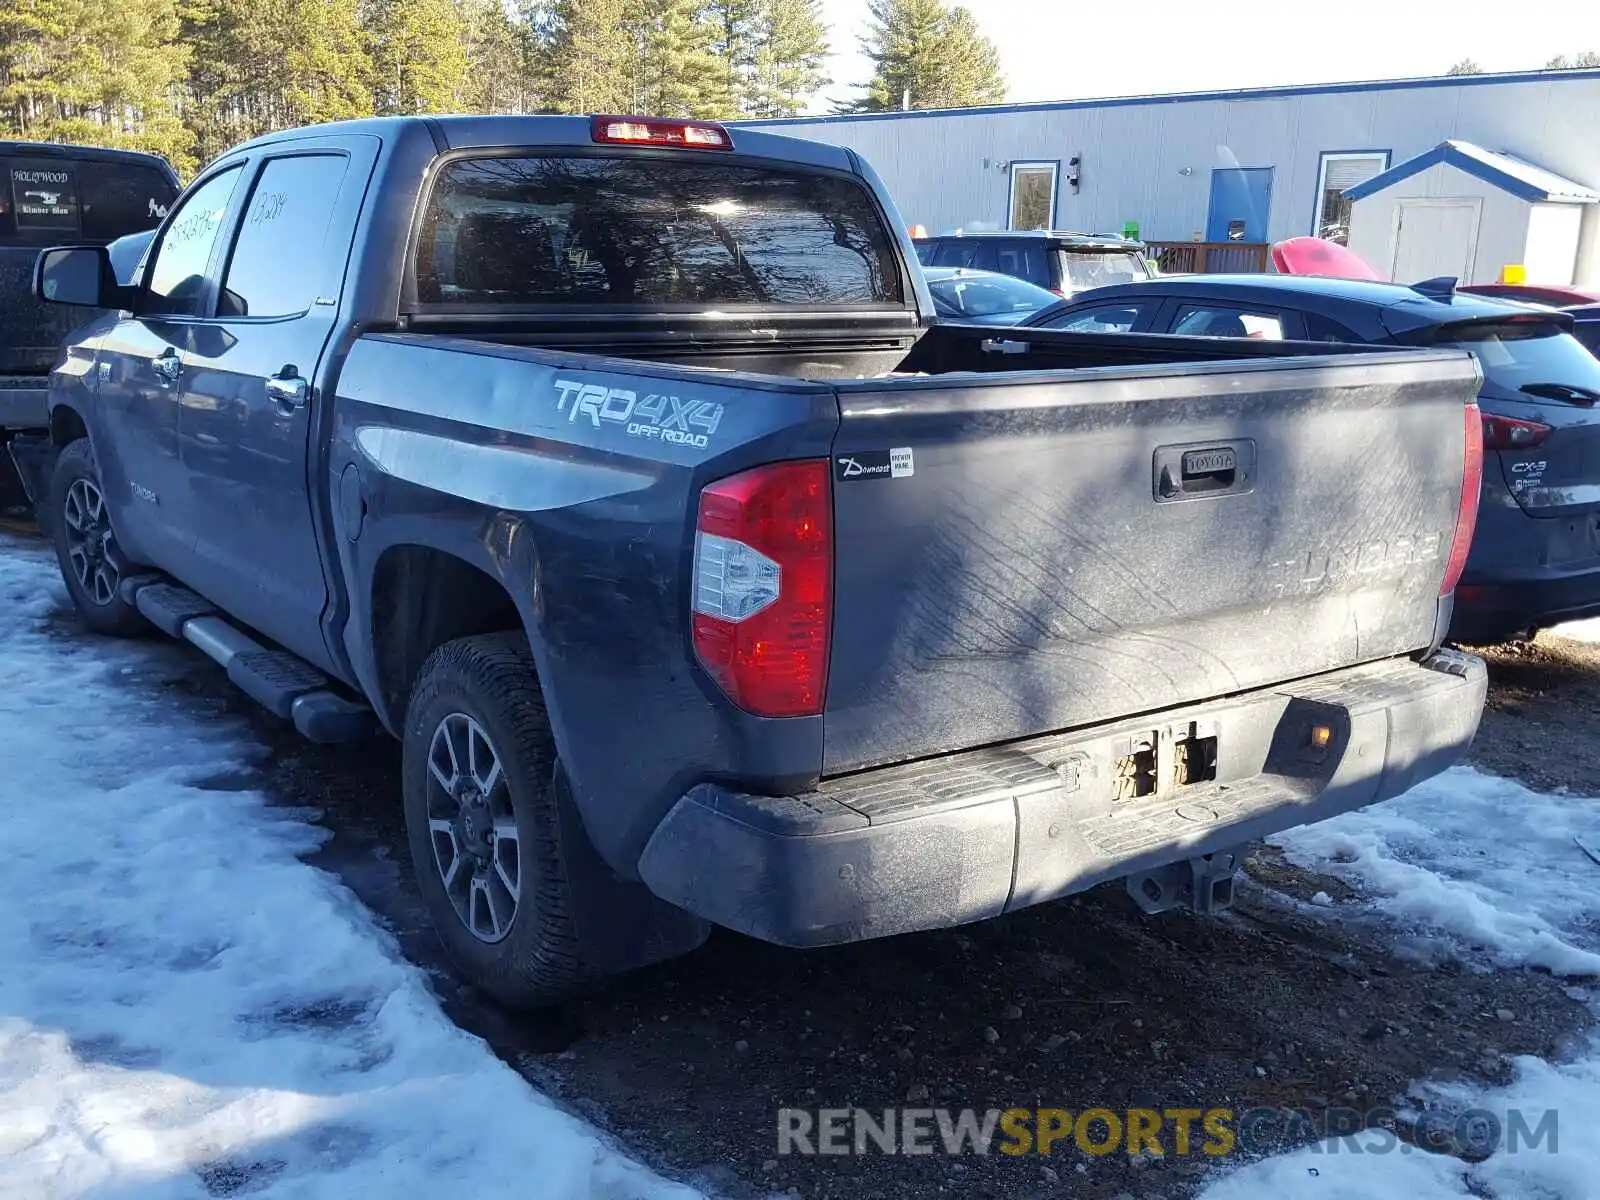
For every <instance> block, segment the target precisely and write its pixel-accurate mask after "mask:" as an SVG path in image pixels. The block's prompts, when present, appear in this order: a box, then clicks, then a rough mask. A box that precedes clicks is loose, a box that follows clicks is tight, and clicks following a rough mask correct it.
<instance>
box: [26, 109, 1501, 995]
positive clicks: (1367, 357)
mask: <svg viewBox="0 0 1600 1200" xmlns="http://www.w3.org/2000/svg"><path fill="white" fill-rule="evenodd" d="M902 229H903V226H902V224H901V222H900V220H899V218H898V217H897V215H896V214H895V212H894V210H893V208H892V207H891V205H890V203H889V201H888V199H887V197H886V194H885V192H884V190H883V187H882V186H881V184H880V183H879V181H878V180H877V178H876V176H875V175H874V174H873V173H872V171H871V170H870V168H869V167H868V166H867V165H866V164H865V163H864V162H862V160H861V159H860V158H858V157H857V156H856V155H855V154H854V153H852V152H850V151H848V150H844V149H838V148H834V147H830V146H825V145H820V144H817V143H812V142H805V141H798V140H791V139H788V138H783V137H776V136H772V135H769V134H765V133H758V132H752V131H746V130H742V129H728V128H724V127H720V126H717V125H713V124H704V123H694V122H681V121H660V120H651V119H646V118H632V117H629V118H613V117H598V118H593V119H590V118H576V117H527V118H500V117H459V118H437V119H435V118H426V119H425V118H406V119H392V120H374V121H364V122H359V123H352V124H344V125H333V126H323V127H317V128H311V129H302V130H298V131H293V132H286V133H282V134H277V135H273V136H271V137H268V138H265V139H262V140H259V141H255V142H251V143H249V144H247V145H243V146H240V147H239V148H237V149H235V150H233V151H230V152H229V153H227V154H225V155H223V156H222V157H221V158H219V159H218V160H217V161H216V162H215V163H213V164H212V165H211V166H210V167H209V168H207V170H206V171H205V172H204V173H202V174H201V176H200V177H199V178H198V179H196V181H195V182H194V183H193V184H192V185H191V186H190V187H189V189H188V190H187V191H186V192H185V194H184V195H183V197H182V198H181V199H180V200H179V202H178V203H177V204H176V205H175V206H174V209H173V211H172V214H171V215H170V216H169V217H168V218H167V220H166V221H165V222H164V224H163V225H162V227H161V229H160V231H159V232H158V233H157V235H156V240H155V242H154V243H153V245H152V247H151V249H150V252H149V257H148V258H147V260H146V264H145V268H144V270H143V272H142V275H141V277H140V280H139V283H138V285H137V287H131V288H130V287H127V286H123V285H119V284H118V283H117V282H116V279H115V276H114V275H113V274H112V272H111V268H110V264H109V261H108V259H107V256H106V253H105V251H104V250H103V249H101V248H97V247H62V248H57V249H52V250H49V251H47V252H45V253H44V254H43V255H41V257H40V261H39V265H38V269H37V272H36V279H35V285H36V288H37V290H38V293H39V295H41V296H42V297H44V298H47V299H51V300H55V301H58V302H65V303H73V304H79V305H85V306H89V307H97V308H102V309H110V310H115V311H114V312H113V313H112V315H109V316H103V317H99V318H96V319H94V320H92V321H91V322H90V323H89V324H88V325H87V326H86V327H85V328H84V329H82V330H80V331H79V332H78V333H77V335H75V337H74V338H73V339H72V340H71V342H70V343H69V344H68V345H67V347H66V348H65V350H64V352H63V354H62V357H61V359H60V361H59V363H58V364H57V366H56V368H55V372H54V375H53V377H52V386H51V392H50V406H51V407H50V433H51V442H52V454H53V465H52V469H51V476H50V478H49V479H47V480H46V479H43V478H41V479H40V480H39V483H38V486H39V487H40V489H41V491H42V493H43V494H46V495H47V496H48V502H47V503H45V504H43V505H42V506H41V507H42V509H43V510H44V512H45V515H46V520H47V522H48V524H49V526H50V528H51V531H52V533H53V536H54V538H55V540H56V544H57V547H58V550H59V554H60V559H61V565H62V570H63V574H64V577H65V580H66V586H67V588H68V590H69V591H70V592H71V595H72V598H73V600H74V601H75V602H76V604H77V606H78V608H79V609H80V611H81V612H82V614H83V616H84V619H85V621H86V622H87V623H88V624H89V626H91V627H92V628H93V629H95V630H99V631H102V632H106V633H116V634H123V633H133V632H135V631H137V630H139V629H140V628H142V627H146V626H147V625H148V624H153V625H155V626H156V627H157V628H159V629H161V630H163V631H165V632H166V633H168V634H171V635H174V636H180V637H182V638H185V639H187V640H188V641H189V642H191V643H193V644H194V645H195V646H197V647H198V648H199V649H201V650H202V651H204V652H205V653H206V654H208V655H210V656H211V657H212V658H214V659H215V660H216V661H217V662H219V663H221V664H223V665H224V666H225V668H226V670H227V673H228V675H229V677H230V678H231V679H232V680H233V681H234V682H235V683H236V684H237V685H238V686H240V687H241V688H242V689H244V690H245V691H246V692H248V693H249V694H250V695H251V696H253V697H255V698H256V699H258V700H259V701H261V702H262V703H263V704H265V705H266V706H267V707H268V708H270V709H271V710H273V711H274V712H276V713H278V714H279V715H280V716H282V717H284V718H285V719H288V720H291V721H293V722H294V724H295V726H296V727H297V728H298V729H299V730H300V731H301V732H302V733H304V734H306V735H307V736H308V737H310V738H313V739H319V740H334V739H342V738H359V737H364V736H367V735H368V733H369V731H370V730H371V729H373V728H374V727H375V726H381V727H382V728H383V729H385V730H387V731H388V732H389V733H391V734H393V735H394V736H396V737H397V738H399V739H400V740H401V742H402V744H403V750H402V754H403V775H404V789H403V790H404V796H403V801H404V805H405V814H406V820H407V825H408V829H409V835H410V843H411V851H412V854H413V857H414V865H415V868H416V871H417V876H418V881H419V886H420V889H421V892H422V894H423V896H424V898H425V900H426V902H427V903H428V905H429V906H430V907H431V910H432V913H433V916H434V918H435V921H436V923H437V926H438V928H439V932H440V934H441V936H442V938H443V940H444V942H445V944H446V945H447V947H448V949H449V951H450V953H451V955H452V956H453V958H454V960H455V962H456V963H457V964H458V965H459V966H460V968H461V969H462V970H463V972H464V973H465V974H466V975H467V976H469V977H470V978H471V979H472V980H474V981H475V982H476V983H477V984H478V985H480V986H481V987H482V988H484V989H485V990H486V991H488V992H490V993H491V994H493V995H494V996H496V997H498V998H499V999H500V1000H502V1001H503V1002H506V1003H508V1004H533V1003H539V1002H542V1001H544V1000H547V999H549V998H551V997H553V996H556V995H559V994H561V993H563V992H566V991H570V990H572V989H574V988H576V987H579V986H581V985H583V984H584V983H585V982H586V981H588V980H591V979H593V978H595V977H597V976H599V975H603V974H605V973H608V972H613V971H618V970H622V969H626V968H629V967H633V966H636V965H639V964H642V963H645V962H649V961H652V960H657V959H660V958H664V957H666V956H669V955H672V954H676V953H681V952H683V951H686V950H688V949H691V948H692V947H694V946H696V945H697V944H699V942H700V941H701V940H702V939H703V938H704V937H705V936H706V934H707V932H708V931H709V928H710V926H711V925H713V924H715V925H722V926H727V927H730V928H732V929H736V930H741V931H743V932H745V933H747V934H750V935H753V936H755V937H758V938H763V939H767V940H769V941H773V942H777V943H781V944H785V945H790V946H816V945H823V944H829V943H838V942H844V941H850V940H855V939H864V938H871V937H878V936H882V935H887V934H894V933H899V932H902V931H906V930H914V929H925V928H931V927H937V926H947V925H952V924H956V923H959V922H970V921H977V920H981V919H984V918H988V917H994V916H997V915H999V914H1002V913H1005V912H1008V911H1012V910H1015V909H1018V908H1022V907H1024V906H1027V905H1031V904H1036V903H1039V902H1041V901H1045V900H1050V899H1053V898H1056V897H1060V896H1064V895H1067V894H1070V893H1072V892H1076V891H1080V890H1082V889H1084V888H1087V887H1089V886H1091V885H1094V884H1097V883H1100V882H1102V881H1106V880H1114V879H1126V880H1127V884H1128V888H1129V891H1130V893H1131V894H1132V896H1133V897H1134V899H1135V900H1137V901H1138V902H1139V903H1140V904H1141V905H1142V906H1144V907H1145V908H1146V909H1148V910H1151V911H1157V910H1160V909H1164V908H1169V907H1173V906H1177V905H1188V906H1192V907H1194V908H1196V909H1199V910H1201V911H1207V910H1210V909H1212V908H1216V907H1219V906H1221V905H1224V904H1226V903H1227V902H1228V901H1229V899H1230V895H1231V893H1230V888H1231V881H1232V875H1233V869H1234V865H1235V856H1236V852H1237V849H1238V848H1239V847H1240V846H1241V845H1243V844H1245V843H1248V842H1250V841H1251V840H1253V839H1256V838H1258V837H1261V836H1262V835H1265V834H1268V833H1271V832H1273V831H1276V830H1280V829H1283V828H1285V827H1289V826H1293V825H1298V824H1302V823H1304V822H1308V821H1315V820H1318V819H1320V818H1323V817H1326V816H1329V815H1331V814H1333V813H1337V812H1341V811H1343V810H1346V809H1351V808H1355V807H1358V806H1361V805H1365V804H1370V803H1372V802H1374V801H1377V800H1381V799H1384V798H1386V797H1389V796H1393V795H1395V794H1396V793H1398V792H1400V791H1403V790H1404V789H1406V788H1407V787H1409V786H1411V785H1412V784H1414V783H1416V782H1417V781H1418V780H1420V779H1423V778H1425V777H1427V776H1429V775H1432V774H1433V773H1435V772H1437V771H1439V770H1441V769H1443V768H1444V767H1445V766H1447V765H1448V764H1450V763H1451V762H1453V761H1454V760H1455V759H1456V758H1457V757H1458V756H1459V755H1460V754H1461V753H1462V751H1463V750H1464V749H1465V748H1466V747H1467V745H1468V744H1469V742H1470V741H1471V739H1472V737H1473V735H1474V733H1475V731H1476V728H1477V724H1478V719H1479V716H1480V713H1481V709H1482V705H1483V699H1484V687H1485V676H1484V671H1483V666H1482V664H1481V662H1479V661H1478V660H1477V659H1474V658H1471V657H1468V656H1465V655H1461V654H1457V653H1454V652H1452V651H1449V650H1441V649H1440V648H1439V644H1440V640H1441V636H1442V631H1443V630H1444V629H1445V627H1446V625H1447V623H1448V620H1449V614H1450V604H1451V595H1452V591H1453V588H1454V585H1455V581H1456V578H1457V576H1458V574H1459V572H1460V570H1461V565H1462V560H1463V557H1464V555H1465V553H1466V549H1467V544H1468V541H1469V540H1470V534H1471V523H1472V519H1473V513H1474V512H1475V510H1476V502H1477V493H1478V484H1479V470H1480V462H1481V456H1480V449H1479V428H1480V425H1479V420H1478V416H1477V413H1476V410H1475V408H1474V407H1473V398H1474V397H1475V396H1476V394H1477V389H1478V382H1479V374H1478V369H1477V367H1476V365H1475V363H1474V361H1473V359H1472V358H1471V357H1470V356H1469V355H1466V354H1463V353H1460V352H1456V351H1432V350H1417V351H1370V350H1366V349H1362V348H1356V347H1351V348H1344V347H1337V346H1335V347H1330V346H1328V345H1326V344H1319V345H1311V344H1301V343H1293V342H1287V343H1286V342H1279V343H1266V342H1238V341H1217V340H1207V339H1201V338H1182V337H1144V336H1126V335H1107V336H1096V335H1081V334H1070V333H1061V332H1056V331H1027V332H1025V333H1024V332H1017V331H1013V332H1006V331H995V330H985V329H981V328H965V327H959V326H943V325H939V324H937V323H935V322H934V321H933V306H932V303H931V299H930V297H929V295H928V292H927V288H926V285H925V284H924V283H923V281H922V279H921V277H920V274H919V272H918V270H917V268H916V266H915V257H914V255H913V251H912V247H911V245H910V242H909V239H908V238H907V237H906V236H905V235H904V234H903V232H902Z"/></svg>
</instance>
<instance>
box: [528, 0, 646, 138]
mask: <svg viewBox="0 0 1600 1200" xmlns="http://www.w3.org/2000/svg"><path fill="white" fill-rule="evenodd" d="M628 7H629V6H628V3H627V0H555V2H554V4H553V5H552V6H551V9H550V13H549V29H548V34H547V37H548V44H549V49H548V52H547V55H546V62H547V63H548V75H549V82H548V84H547V87H546V95H545V103H546V104H547V106H548V107H549V108H550V109H552V110H553V111H555V112H565V113H590V112H611V113H620V112H627V111H628V110H629V108H630V107H631V106H632V103H633V77H634V73H635V70H636V68H637V50H636V47H635V44H634V40H633V35H632V32H631V31H630V30H629V28H628V26H627V24H626V22H625V21H624V16H625V14H626V12H627V9H628Z"/></svg>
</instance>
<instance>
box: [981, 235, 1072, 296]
mask: <svg viewBox="0 0 1600 1200" xmlns="http://www.w3.org/2000/svg"><path fill="white" fill-rule="evenodd" d="M992 249H993V253H994V261H993V263H992V264H991V263H985V262H980V263H979V264H978V265H979V266H981V267H984V268H986V269H987V270H990V271H999V272H1000V273H1001V274H1002V275H1015V276H1016V277H1017V278H1018V279H1026V280H1027V281H1028V282H1029V283H1032V284H1037V285H1038V286H1039V287H1042V288H1048V287H1054V286H1055V285H1054V284H1053V283H1052V282H1051V279H1050V259H1049V254H1048V252H1047V251H1046V250H1045V248H1044V247H1043V246H1042V245H1030V244H1029V243H1027V242H999V243H995V244H994V245H993V248H992Z"/></svg>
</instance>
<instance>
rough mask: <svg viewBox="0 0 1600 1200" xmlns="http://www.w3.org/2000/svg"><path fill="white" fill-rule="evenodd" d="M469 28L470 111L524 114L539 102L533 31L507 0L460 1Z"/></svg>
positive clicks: (465, 100) (467, 104)
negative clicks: (506, 3)
mask: <svg viewBox="0 0 1600 1200" xmlns="http://www.w3.org/2000/svg"><path fill="white" fill-rule="evenodd" d="M460 4H461V19H462V24H463V27H464V29H465V33H466V50H467V63H468V68H467V83H466V93H465V95H464V96H463V97H462V100H463V106H464V107H465V108H466V109H467V111H469V112H485V113H525V112H532V111H533V110H534V109H535V108H536V107H537V106H538V100H539V79H538V72H537V70H536V69H535V66H534V63H533V61H532V60H533V56H534V32H533V28H532V26H531V25H530V23H529V22H527V21H526V20H524V19H523V16H522V13H521V12H520V10H519V12H518V13H517V15H516V16H515V17H513V15H512V13H511V12H509V11H507V9H506V6H505V4H504V3H503V2H502V0H460Z"/></svg>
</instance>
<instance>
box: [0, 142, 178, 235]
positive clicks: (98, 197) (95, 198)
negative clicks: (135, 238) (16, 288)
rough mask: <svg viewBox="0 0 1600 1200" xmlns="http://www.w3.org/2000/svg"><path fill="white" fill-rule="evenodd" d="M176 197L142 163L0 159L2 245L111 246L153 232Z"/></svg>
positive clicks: (164, 179) (162, 179) (163, 180)
mask: <svg viewBox="0 0 1600 1200" xmlns="http://www.w3.org/2000/svg"><path fill="white" fill-rule="evenodd" d="M176 196H177V189H176V188H175V187H174V186H173V184H172V181H171V179H170V178H169V177H168V176H167V175H166V174H164V173H163V172H161V171H159V170H157V169H156V168H154V167H150V166H145V165H143V164H141V163H119V162H115V161H98V160H96V161H89V160H86V159H71V158H34V159H29V158H22V157H16V158H7V159H0V240H15V241H18V242H22V243H25V244H47V243H49V242H51V241H53V240H54V241H61V240H70V239H76V238H82V239H83V240H85V241H91V242H110V241H113V240H114V239H116V238H119V237H122V236H124V235H126V234H129V233H138V232H140V231H142V230H146V229H154V228H155V227H156V226H157V225H159V224H160V223H161V219H162V218H163V217H165V216H166V215H167V209H168V208H169V207H170V206H171V204H172V201H173V199H174V198H175V197H176Z"/></svg>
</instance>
